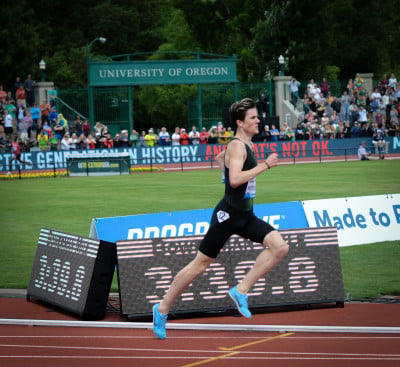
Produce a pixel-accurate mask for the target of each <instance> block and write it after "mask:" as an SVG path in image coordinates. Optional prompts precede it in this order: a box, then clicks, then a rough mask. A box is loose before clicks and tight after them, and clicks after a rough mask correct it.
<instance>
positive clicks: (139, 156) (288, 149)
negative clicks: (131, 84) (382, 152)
mask: <svg viewBox="0 0 400 367" xmlns="http://www.w3.org/2000/svg"><path fill="white" fill-rule="evenodd" d="M362 140H365V141H366V143H367V147H368V150H371V151H372V153H374V149H373V144H372V138H357V139H356V138H354V139H331V140H299V141H277V142H271V141H269V142H257V143H255V144H254V153H255V155H256V157H257V158H258V159H265V158H267V156H268V155H269V154H270V153H272V152H277V153H278V154H279V157H280V158H282V159H296V158H317V157H321V158H322V159H324V158H327V157H334V156H345V155H346V156H348V155H353V156H356V155H357V149H358V147H359V145H360V142H361V141H362ZM387 141H388V142H389V153H400V138H398V137H394V138H393V137H390V138H387ZM225 147H226V145H220V144H204V145H183V146H165V147H162V146H157V147H144V148H114V149H92V150H78V151H73V152H74V154H79V155H80V156H81V157H85V156H87V157H90V156H91V155H93V154H96V155H99V156H102V155H105V156H106V155H109V154H110V153H112V154H115V153H128V154H129V156H130V159H131V165H132V166H140V165H163V164H177V163H178V164H187V163H201V162H208V163H210V164H211V162H212V161H214V157H215V156H216V155H217V154H218V153H220V152H221V151H222V149H225ZM71 153H72V151H62V150H61V151H60V150H58V151H39V152H38V151H31V152H24V153H22V155H21V158H22V160H24V161H27V162H30V163H32V164H33V166H31V165H30V164H21V165H20V169H21V170H22V171H32V170H45V169H53V168H56V169H59V168H66V167H67V165H66V158H67V156H68V155H70V154H71ZM11 158H12V153H11V152H9V153H2V154H0V172H1V171H3V172H4V171H7V170H8V168H9V164H10V160H11ZM12 164H13V170H14V169H16V166H17V164H18V162H17V161H16V160H14V161H13V163H12Z"/></svg>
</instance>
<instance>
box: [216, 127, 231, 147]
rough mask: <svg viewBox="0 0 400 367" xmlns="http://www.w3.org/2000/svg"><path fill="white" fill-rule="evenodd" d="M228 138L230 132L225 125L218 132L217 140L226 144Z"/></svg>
mask: <svg viewBox="0 0 400 367" xmlns="http://www.w3.org/2000/svg"><path fill="white" fill-rule="evenodd" d="M229 140H230V134H229V132H228V131H227V130H226V128H225V127H222V130H221V131H220V132H219V133H218V141H219V143H220V144H228V143H229Z"/></svg>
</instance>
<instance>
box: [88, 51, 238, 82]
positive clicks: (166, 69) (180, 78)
mask: <svg viewBox="0 0 400 367" xmlns="http://www.w3.org/2000/svg"><path fill="white" fill-rule="evenodd" d="M236 61H237V59H236V58H234V57H232V58H229V59H228V58H227V59H206V60H163V61H117V62H114V61H113V62H95V61H92V62H89V86H90V87H111V86H120V85H157V84H210V83H236V82H237V77H236Z"/></svg>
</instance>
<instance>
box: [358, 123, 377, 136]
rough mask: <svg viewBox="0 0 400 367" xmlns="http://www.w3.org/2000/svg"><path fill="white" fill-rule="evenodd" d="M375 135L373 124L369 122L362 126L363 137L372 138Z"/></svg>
mask: <svg viewBox="0 0 400 367" xmlns="http://www.w3.org/2000/svg"><path fill="white" fill-rule="evenodd" d="M373 134H374V130H373V128H372V125H371V122H370V121H367V123H365V124H364V125H362V126H361V136H363V137H372V135H373Z"/></svg>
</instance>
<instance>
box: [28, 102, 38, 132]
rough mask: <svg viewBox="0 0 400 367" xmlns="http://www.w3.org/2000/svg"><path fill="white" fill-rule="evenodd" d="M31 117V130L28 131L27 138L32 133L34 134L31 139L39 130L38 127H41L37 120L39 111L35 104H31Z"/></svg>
mask: <svg viewBox="0 0 400 367" xmlns="http://www.w3.org/2000/svg"><path fill="white" fill-rule="evenodd" d="M31 116H32V126H31V129H30V130H28V134H29V137H31V134H32V132H33V133H34V136H33V138H36V134H37V132H38V130H39V127H40V126H41V124H40V122H39V120H40V109H39V107H38V106H37V104H36V103H33V106H32V107H31Z"/></svg>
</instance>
